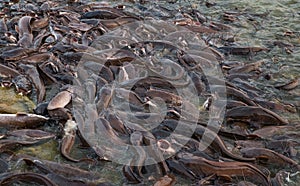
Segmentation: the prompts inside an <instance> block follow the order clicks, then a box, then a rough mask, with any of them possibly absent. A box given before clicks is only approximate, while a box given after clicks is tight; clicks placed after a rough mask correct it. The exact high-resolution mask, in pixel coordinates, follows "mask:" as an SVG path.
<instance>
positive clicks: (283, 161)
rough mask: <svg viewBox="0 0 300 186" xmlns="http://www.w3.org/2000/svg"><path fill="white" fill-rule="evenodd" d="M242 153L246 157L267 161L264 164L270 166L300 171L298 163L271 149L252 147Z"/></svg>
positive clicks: (242, 150) (244, 149)
mask: <svg viewBox="0 0 300 186" xmlns="http://www.w3.org/2000/svg"><path fill="white" fill-rule="evenodd" d="M241 153H242V154H243V156H245V157H249V158H257V159H261V160H265V161H264V162H266V163H268V164H275V165H280V166H291V167H293V168H294V167H295V168H296V169H297V170H300V166H299V164H298V163H297V162H296V161H294V160H292V159H290V158H288V157H286V156H284V155H282V154H279V153H277V152H275V151H273V150H270V149H266V148H257V147H250V148H243V149H241Z"/></svg>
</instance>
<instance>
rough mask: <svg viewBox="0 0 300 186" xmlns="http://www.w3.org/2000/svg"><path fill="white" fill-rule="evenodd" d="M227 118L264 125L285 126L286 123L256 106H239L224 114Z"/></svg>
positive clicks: (268, 111)
mask: <svg viewBox="0 0 300 186" xmlns="http://www.w3.org/2000/svg"><path fill="white" fill-rule="evenodd" d="M226 116H227V118H232V119H247V120H251V121H255V122H259V123H261V124H266V125H286V124H288V121H287V120H286V119H284V118H282V117H280V116H279V115H278V114H276V113H275V112H272V111H270V110H268V109H265V108H262V107H256V106H240V107H235V108H233V109H230V110H228V111H227V113H226Z"/></svg>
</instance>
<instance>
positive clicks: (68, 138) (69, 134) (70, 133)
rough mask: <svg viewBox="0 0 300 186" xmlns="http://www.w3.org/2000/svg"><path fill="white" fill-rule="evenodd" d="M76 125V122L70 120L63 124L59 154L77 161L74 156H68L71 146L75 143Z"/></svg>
mask: <svg viewBox="0 0 300 186" xmlns="http://www.w3.org/2000/svg"><path fill="white" fill-rule="evenodd" d="M76 127H77V124H76V123H75V122H74V121H72V120H68V121H67V122H66V124H65V128H64V131H65V134H64V137H63V139H62V141H61V146H60V152H61V154H62V155H63V156H64V157H65V158H66V159H68V160H70V161H73V162H79V161H80V160H77V159H75V158H72V157H71V156H70V152H71V150H72V147H73V145H74V143H75V134H76Z"/></svg>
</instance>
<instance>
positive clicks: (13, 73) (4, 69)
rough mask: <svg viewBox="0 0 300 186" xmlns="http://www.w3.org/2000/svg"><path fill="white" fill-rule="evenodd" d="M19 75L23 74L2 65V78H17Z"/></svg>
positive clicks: (0, 68)
mask: <svg viewBox="0 0 300 186" xmlns="http://www.w3.org/2000/svg"><path fill="white" fill-rule="evenodd" d="M18 75H21V74H20V73H19V72H18V71H17V70H15V69H12V68H10V67H7V66H5V65H2V64H0V76H5V77H12V78H14V77H16V76H18Z"/></svg>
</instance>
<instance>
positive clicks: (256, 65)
mask: <svg viewBox="0 0 300 186" xmlns="http://www.w3.org/2000/svg"><path fill="white" fill-rule="evenodd" d="M263 63H264V61H263V60H260V61H257V62H254V63H249V64H245V65H243V66H238V67H234V68H232V69H230V70H229V73H230V74H234V73H248V72H251V71H254V70H258V68H259V67H260V66H261V65H262V64H263Z"/></svg>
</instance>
